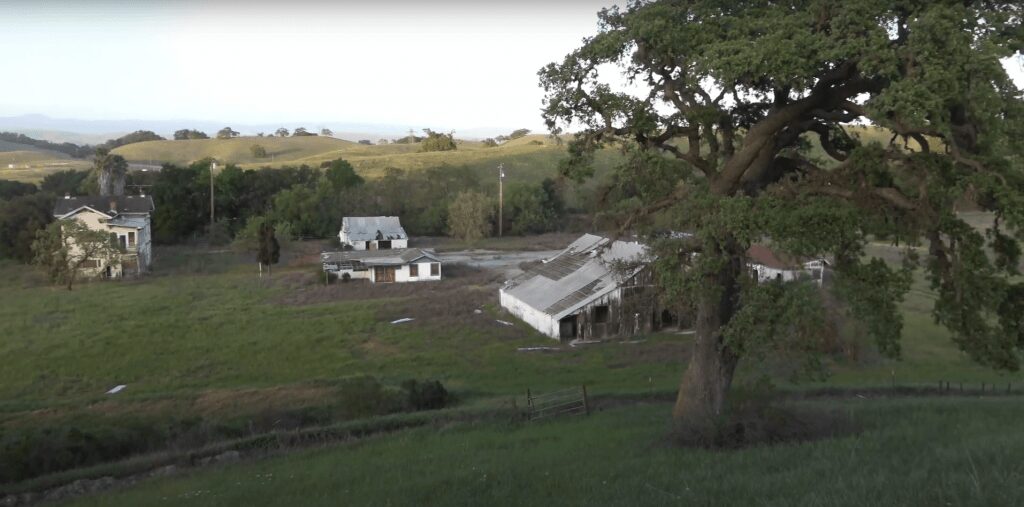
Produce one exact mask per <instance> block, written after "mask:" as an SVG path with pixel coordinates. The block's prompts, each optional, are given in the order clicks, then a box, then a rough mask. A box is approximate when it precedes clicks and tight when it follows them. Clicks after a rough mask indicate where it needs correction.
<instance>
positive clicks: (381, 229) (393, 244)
mask: <svg viewBox="0 0 1024 507" xmlns="http://www.w3.org/2000/svg"><path fill="white" fill-rule="evenodd" d="M338 240H339V241H340V242H341V244H342V245H346V246H348V247H350V248H352V249H353V250H390V249H402V248H407V247H408V246H409V235H408V234H406V233H405V229H403V228H402V223H401V221H399V219H398V217H344V218H342V219H341V230H340V231H339V232H338Z"/></svg>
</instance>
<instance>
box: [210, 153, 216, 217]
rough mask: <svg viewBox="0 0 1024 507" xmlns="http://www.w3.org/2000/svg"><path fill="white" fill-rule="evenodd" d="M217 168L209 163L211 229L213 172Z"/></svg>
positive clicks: (214, 164) (214, 163)
mask: <svg viewBox="0 0 1024 507" xmlns="http://www.w3.org/2000/svg"><path fill="white" fill-rule="evenodd" d="M216 168H217V163H216V162H210V227H211V228H212V227H213V170H214V169H216Z"/></svg>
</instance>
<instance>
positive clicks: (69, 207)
mask: <svg viewBox="0 0 1024 507" xmlns="http://www.w3.org/2000/svg"><path fill="white" fill-rule="evenodd" d="M112 204H113V206H111V205H112ZM82 207H89V208H92V209H94V210H96V211H99V212H101V213H108V214H115V215H116V214H120V213H150V212H152V211H153V198H152V197H150V196H148V195H145V196H143V195H120V196H118V195H82V196H77V197H62V198H59V199H57V202H56V203H55V204H54V205H53V214H54V216H58V217H59V216H64V215H67V214H68V213H71V212H72V211H75V210H77V209H79V208H82ZM112 207H113V208H116V209H112ZM111 211H114V212H115V213H110V212H111Z"/></svg>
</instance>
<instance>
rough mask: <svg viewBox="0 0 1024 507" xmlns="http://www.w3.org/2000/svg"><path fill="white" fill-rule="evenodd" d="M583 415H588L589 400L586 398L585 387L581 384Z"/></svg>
mask: <svg viewBox="0 0 1024 507" xmlns="http://www.w3.org/2000/svg"><path fill="white" fill-rule="evenodd" d="M582 388H583V413H585V414H587V415H590V400H589V399H588V398H587V385H586V384H583V386H582Z"/></svg>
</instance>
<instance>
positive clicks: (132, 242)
mask: <svg viewBox="0 0 1024 507" xmlns="http://www.w3.org/2000/svg"><path fill="white" fill-rule="evenodd" d="M128 246H131V247H134V246H135V231H132V232H129V233H128Z"/></svg>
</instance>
